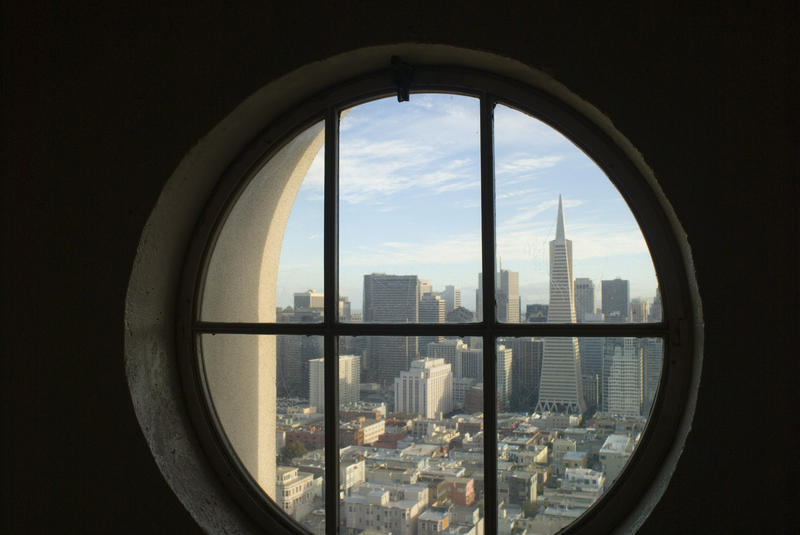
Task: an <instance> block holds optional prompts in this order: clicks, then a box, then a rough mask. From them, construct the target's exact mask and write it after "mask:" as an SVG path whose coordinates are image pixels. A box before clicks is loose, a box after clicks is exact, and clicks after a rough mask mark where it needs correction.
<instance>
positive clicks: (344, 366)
mask: <svg viewBox="0 0 800 535" xmlns="http://www.w3.org/2000/svg"><path fill="white" fill-rule="evenodd" d="M308 384H309V398H308V401H309V405H311V406H312V407H317V411H318V412H323V411H324V410H325V360H324V359H321V358H319V359H312V360H310V361H309V375H308ZM360 384H361V357H359V356H357V355H339V403H340V404H342V405H348V404H353V403H358V401H359V399H360V397H359V396H360V389H359V385H360Z"/></svg>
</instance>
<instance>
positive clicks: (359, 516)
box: [342, 483, 428, 535]
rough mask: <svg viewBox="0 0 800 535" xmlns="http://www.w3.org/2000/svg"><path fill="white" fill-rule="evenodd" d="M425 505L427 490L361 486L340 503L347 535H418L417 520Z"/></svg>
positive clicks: (418, 487) (409, 486) (422, 487)
mask: <svg viewBox="0 0 800 535" xmlns="http://www.w3.org/2000/svg"><path fill="white" fill-rule="evenodd" d="M427 504H428V487H427V486H424V485H393V484H373V483H362V484H361V485H358V486H357V487H355V488H353V490H352V492H351V493H350V495H349V496H346V497H345V498H344V499H343V500H342V522H343V523H344V527H345V533H346V534H347V535H356V534H358V533H361V532H362V531H363V530H366V529H374V530H378V531H381V532H383V533H392V534H393V535H417V520H418V517H419V515H420V513H422V511H423V510H424V509H425V507H426V506H427Z"/></svg>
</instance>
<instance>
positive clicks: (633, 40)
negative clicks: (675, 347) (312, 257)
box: [0, 1, 800, 533]
mask: <svg viewBox="0 0 800 535" xmlns="http://www.w3.org/2000/svg"><path fill="white" fill-rule="evenodd" d="M160 4H161V5H160V6H159V7H157V8H144V7H139V6H134V7H121V6H107V5H102V4H99V5H90V4H88V3H80V2H79V3H72V4H64V5H60V6H55V5H53V6H45V5H41V4H39V5H16V6H5V7H4V14H3V36H2V39H3V116H2V121H3V128H2V132H3V174H4V178H3V195H2V203H3V204H2V218H3V225H2V232H3V234H2V235H3V245H2V246H3V254H2V269H3V277H2V279H3V287H2V302H3V318H4V320H3V331H2V332H3V334H2V339H3V347H4V349H3V384H2V394H1V395H2V407H3V429H2V431H3V438H2V448H3V468H2V477H3V481H2V503H3V509H2V514H1V515H0V518H1V519H2V520H0V523H1V525H2V529H1V530H0V531H3V532H6V533H9V532H11V533H22V532H31V533H40V532H51V531H54V530H57V531H68V532H69V531H74V532H118V533H122V532H131V533H134V532H136V533H148V532H192V531H197V530H198V528H197V527H196V526H194V524H193V522H192V519H191V518H190V517H189V515H188V513H186V512H185V511H184V509H183V508H182V506H181V504H180V503H179V502H178V500H177V498H175V497H174V495H173V494H172V492H171V490H170V489H169V487H168V486H167V484H166V483H165V481H164V480H163V478H162V477H161V474H160V473H159V471H158V469H157V468H156V465H155V463H154V462H153V459H152V457H151V456H150V453H149V450H148V448H147V445H146V443H145V440H144V438H143V435H142V433H141V431H140V429H139V426H138V423H137V420H136V418H135V416H134V413H133V408H132V404H131V400H130V396H129V393H128V389H127V383H126V380H125V370H124V366H123V314H124V300H125V292H126V288H127V283H128V278H129V276H130V272H131V265H132V262H133V259H134V256H135V254H136V247H137V241H138V238H139V235H140V233H141V231H142V228H143V226H144V224H145V221H146V219H147V217H148V214H149V213H150V210H151V209H152V208H153V205H154V203H155V200H156V198H157V196H158V194H159V192H160V190H161V188H162V187H163V185H164V183H165V181H166V179H167V178H168V177H169V176H170V175H171V173H172V172H173V170H174V169H175V167H176V166H177V164H178V162H179V161H180V159H181V158H182V156H183V155H184V154H185V153H186V152H187V151H188V150H189V149H190V148H191V147H192V146H193V145H194V144H195V143H196V142H197V140H198V139H199V138H200V137H202V136H203V135H204V134H205V133H207V132H208V131H209V130H210V129H211V128H212V127H213V126H214V125H215V124H216V123H217V122H219V121H220V120H221V119H222V118H223V117H225V116H226V115H227V114H228V113H230V111H231V110H232V109H233V108H234V107H235V106H236V105H237V104H238V103H239V102H241V101H242V100H243V99H244V98H245V97H247V96H248V95H249V94H251V93H252V92H253V91H255V90H256V89H258V88H259V87H261V86H263V85H264V84H266V83H268V82H270V81H271V80H274V79H275V78H277V77H279V76H281V75H284V74H286V73H288V72H290V71H291V70H293V69H295V68H297V67H299V66H302V65H304V64H307V63H309V62H312V61H315V60H319V59H323V58H326V57H329V56H331V55H333V54H337V53H341V52H345V51H348V50H351V49H355V48H360V47H364V46H370V45H378V44H391V43H397V42H422V43H444V44H452V45H457V46H462V47H467V48H474V49H479V50H485V51H489V52H493V53H496V54H499V55H502V56H507V57H511V58H514V59H517V60H519V61H521V62H523V63H526V64H528V65H530V66H532V67H535V68H538V69H541V70H543V71H545V72H546V73H548V74H550V75H551V76H553V77H554V78H555V79H556V80H558V81H560V82H562V83H563V84H565V85H566V86H567V87H568V88H570V89H571V90H572V91H574V92H575V93H576V94H578V95H579V96H581V97H582V98H584V99H586V100H587V101H589V102H590V103H592V104H593V105H594V106H596V107H597V108H598V109H600V110H601V111H602V112H603V113H605V114H606V115H607V116H608V117H609V118H610V119H611V120H612V121H613V122H614V124H615V126H616V127H617V128H618V129H619V130H620V131H621V132H622V133H623V134H624V135H625V136H627V137H628V138H629V139H630V140H632V141H633V143H634V144H635V145H636V147H637V148H638V149H639V150H640V151H641V153H642V155H643V157H644V159H645V161H647V162H648V164H649V165H650V166H651V168H652V169H653V170H654V172H655V175H656V177H658V179H659V181H660V183H661V185H662V187H663V189H664V191H665V193H666V194H667V196H668V197H669V198H670V200H671V201H672V204H673V207H674V208H675V211H676V213H677V215H678V218H679V219H680V221H681V222H682V224H683V226H684V229H685V230H686V232H687V235H688V240H689V242H690V244H691V246H692V252H693V255H694V261H695V265H696V268H697V280H698V284H699V288H700V294H701V298H702V300H703V307H704V311H705V318H704V320H705V325H706V332H705V339H706V346H705V360H704V368H703V378H702V383H701V387H700V393H699V399H698V406H697V413H696V418H695V421H694V424H693V429H692V432H691V434H690V436H689V439H688V441H687V444H686V450H685V452H684V454H683V456H682V458H681V460H680V462H679V464H678V467H677V470H676V473H675V476H674V477H673V480H672V482H671V484H670V486H669V488H668V490H667V492H666V495H665V497H664V498H663V500H662V501H661V502H660V504H659V505H658V506H657V508H656V510H655V512H654V513H653V515H652V516H651V518H650V520H649V521H648V522H647V523H646V524H645V526H644V528H643V529H642V532H643V533H741V532H748V531H749V532H755V533H765V532H776V531H777V532H790V531H791V529H792V528H793V527H794V528H796V526H797V514H796V512H795V511H796V501H797V498H798V493H797V485H796V480H797V469H796V466H797V462H796V457H797V452H798V451H800V447H798V446H800V444H798V438H797V434H796V430H797V425H796V421H797V418H796V411H797V401H798V396H797V387H796V383H797V377H798V371H800V370H798V363H797V362H798V360H797V356H798V355H797V344H796V343H794V340H793V337H794V336H796V333H797V328H798V327H800V322H799V321H798V312H797V310H798V302H800V296H798V282H797V281H798V275H799V274H800V273H799V272H798V242H799V241H800V236H798V214H797V212H798V211H797V206H798V180H797V179H798V161H797V157H796V154H795V153H796V151H797V148H798V136H797V127H798V124H797V113H796V111H794V110H793V108H794V106H795V105H796V103H795V102H794V101H795V99H796V98H797V94H798V83H797V82H798V80H797V77H798V74H797V73H798V59H797V52H796V51H797V45H798V42H797V38H796V37H794V36H792V32H793V31H796V26H797V22H798V21H797V8H796V7H794V6H793V5H791V3H789V2H787V3H785V4H782V5H781V4H778V3H775V4H773V5H772V6H771V7H760V8H758V9H744V8H741V7H736V6H724V5H720V6H718V7H714V8H711V7H707V8H702V7H698V6H695V5H694V4H692V3H687V4H686V5H685V6H683V8H682V9H681V8H677V7H672V8H669V9H667V8H658V7H649V8H642V9H641V10H638V11H636V12H632V11H627V10H620V9H611V10H609V9H608V8H607V7H606V6H602V7H597V8H595V10H581V11H577V10H569V9H567V8H564V7H555V6H552V5H550V6H548V5H536V6H528V3H524V4H523V3H520V5H517V6H515V7H513V8H495V9H493V10H485V9H479V7H478V6H481V5H482V4H480V3H478V2H474V3H473V2H466V3H464V2H462V3H458V4H456V3H452V5H451V4H450V3H436V4H434V5H432V4H433V3H431V2H411V3H394V2H393V3H389V2H387V3H385V4H384V5H383V7H376V6H375V5H373V4H374V3H372V2H348V3H346V5H339V6H337V7H331V6H329V5H324V6H322V5H307V6H302V5H298V4H300V3H297V2H287V3H281V4H279V5H278V4H276V5H271V6H265V5H264V4H265V3H264V2H250V3H248V2H235V3H232V5H218V6H202V7H201V6H199V5H197V3H193V4H192V3H188V4H185V3H179V2H172V1H167V2H161V3H160ZM331 4H333V2H332V3H331ZM339 4H344V3H339ZM523 5H524V6H525V7H523Z"/></svg>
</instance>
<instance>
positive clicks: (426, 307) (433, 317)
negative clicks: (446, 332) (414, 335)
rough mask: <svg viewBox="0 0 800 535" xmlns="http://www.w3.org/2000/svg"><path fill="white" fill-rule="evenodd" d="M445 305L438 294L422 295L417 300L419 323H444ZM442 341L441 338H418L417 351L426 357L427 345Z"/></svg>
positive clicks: (428, 293)
mask: <svg viewBox="0 0 800 535" xmlns="http://www.w3.org/2000/svg"><path fill="white" fill-rule="evenodd" d="M444 310H445V303H444V299H442V296H441V295H439V293H438V292H427V293H424V294H422V297H421V298H420V300H419V321H420V323H444V319H445V312H444ZM440 340H443V338H442V337H441V336H421V337H420V338H419V350H420V353H421V354H423V355H424V356H429V355H427V353H426V352H427V351H428V344H430V343H431V342H438V341H440Z"/></svg>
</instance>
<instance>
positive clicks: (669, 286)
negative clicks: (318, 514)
mask: <svg viewBox="0 0 800 535" xmlns="http://www.w3.org/2000/svg"><path fill="white" fill-rule="evenodd" d="M405 67H406V68H404V69H398V68H397V67H395V68H387V69H385V70H381V71H377V72H374V73H371V74H368V75H365V76H360V77H357V78H354V79H352V80H349V81H347V82H344V83H341V84H337V85H335V86H333V87H332V88H330V89H328V90H326V91H323V92H321V93H319V94H317V95H316V96H314V97H312V98H310V99H307V100H306V101H305V102H304V103H302V104H300V105H298V106H296V107H293V108H292V109H291V110H288V111H287V112H286V113H285V114H284V115H282V116H281V117H279V118H278V119H277V120H275V121H273V122H272V123H271V124H269V125H267V126H266V127H265V129H264V130H263V131H262V132H261V133H260V134H259V135H258V136H257V137H256V138H255V139H254V140H253V141H252V142H251V143H250V144H249V145H248V146H246V147H244V149H243V150H242V151H241V153H240V155H239V156H238V157H237V158H236V159H235V160H234V161H233V163H232V164H231V166H230V167H229V168H228V169H227V170H226V171H225V173H224V174H223V175H222V177H221V178H220V181H219V182H218V184H217V186H216V188H215V190H214V192H213V193H212V194H211V196H210V198H209V201H208V203H207V204H206V206H205V208H204V210H203V215H202V216H201V217H200V219H199V220H198V223H197V225H196V227H195V231H194V234H193V236H192V238H191V242H190V246H189V249H188V251H187V254H186V258H185V262H184V269H183V278H182V281H181V286H180V290H179V301H178V303H179V305H178V311H177V333H176V334H177V347H178V364H179V370H180V373H181V379H182V383H183V386H184V397H185V399H186V401H187V407H188V409H189V416H190V418H191V420H192V422H193V424H194V428H195V430H196V431H197V433H198V436H199V438H200V442H201V444H202V445H203V448H204V450H205V452H206V453H207V455H208V457H209V460H210V461H211V464H212V465H213V466H214V468H215V469H216V471H217V473H218V475H219V476H220V477H221V479H222V480H223V483H224V484H225V485H226V486H227V488H228V489H229V490H230V491H231V492H232V493H233V494H234V496H235V498H236V500H237V502H238V503H239V504H240V505H241V506H242V507H243V508H244V509H245V510H246V511H247V512H248V513H249V514H250V516H251V518H252V519H253V520H254V521H255V522H256V523H257V524H258V525H259V526H261V527H262V528H264V529H274V528H275V527H276V523H277V524H279V525H280V526H282V527H283V528H285V529H286V530H288V531H289V532H297V530H298V528H299V527H300V525H299V524H298V523H297V522H296V521H295V520H293V519H291V517H290V516H289V515H288V514H286V513H285V512H284V511H283V510H282V509H280V507H279V506H278V505H277V502H274V501H273V500H272V499H271V498H269V497H267V496H266V494H265V493H264V492H263V491H262V490H261V489H260V487H259V486H258V484H257V483H256V481H255V480H254V478H253V477H252V476H251V475H250V474H249V473H248V471H247V470H246V469H245V467H244V465H243V464H242V462H241V461H240V460H239V459H238V457H237V455H236V453H235V450H234V449H233V447H232V446H231V444H230V442H229V441H228V439H227V438H226V435H225V432H224V430H223V427H222V425H221V423H220V421H219V419H218V417H217V415H216V413H215V411H214V408H213V404H212V402H211V399H210V394H209V386H208V384H207V382H206V378H205V374H204V371H203V362H202V357H201V353H200V351H199V348H198V345H199V344H198V343H197V340H198V338H199V336H200V335H202V334H211V333H213V334H241V335H259V334H261V335H284V334H300V335H319V336H322V337H324V353H323V355H324V359H325V366H324V375H325V382H326V389H325V396H326V399H325V405H326V407H328V409H327V410H326V412H325V427H326V436H325V489H326V493H325V496H326V498H325V499H326V504H325V510H326V533H327V534H328V535H333V534H334V533H337V532H338V526H339V521H340V520H341V519H340V518H339V505H338V496H339V490H338V489H339V469H338V463H339V458H338V457H339V448H338V444H337V442H338V434H337V433H336V432H333V431H332V430H335V429H336V428H337V427H338V381H337V380H335V378H337V377H338V369H337V368H338V358H337V357H338V352H337V348H338V345H337V343H336V338H337V337H338V336H380V335H395V336H425V335H428V336H430V335H439V336H458V337H464V336H479V337H482V338H483V347H484V352H483V369H484V407H485V414H484V427H485V429H484V437H485V438H484V474H485V491H484V504H485V508H484V522H485V529H486V532H487V533H489V534H492V533H496V531H497V458H496V456H494V455H487V452H491V451H496V450H497V418H496V409H494V408H493V407H495V405H494V399H495V397H496V382H495V380H496V377H495V362H496V340H497V339H498V338H502V337H523V336H528V337H531V336H533V337H545V336H567V337H587V336H596V337H614V336H617V337H618V336H630V337H640V338H642V337H644V338H660V339H662V343H663V354H664V358H663V364H662V371H661V377H660V381H659V388H658V392H657V395H656V399H655V401H654V404H653V407H652V410H651V414H650V416H649V418H648V423H647V426H646V428H645V431H644V433H643V435H642V437H641V440H640V442H639V445H638V446H637V447H636V448H635V449H634V451H633V454H632V455H631V458H630V460H629V461H628V463H627V465H626V467H625V469H624V470H623V471H622V472H621V474H620V475H619V477H618V478H617V480H616V482H615V483H614V485H613V486H612V487H611V488H610V489H608V491H606V492H605V493H604V494H603V495H602V496H601V497H600V498H599V499H598V500H597V501H596V502H595V503H594V504H593V505H592V506H591V507H590V508H589V509H588V510H587V511H586V512H585V513H584V514H583V515H581V516H580V517H579V518H577V519H576V520H575V521H573V522H572V523H571V524H569V526H568V527H567V528H565V529H564V530H563V531H562V532H561V533H570V534H571V533H578V532H583V530H584V529H585V530H589V531H591V532H608V531H612V530H613V529H614V528H615V527H616V526H618V525H619V524H620V523H621V522H622V521H623V520H624V519H625V517H626V516H627V515H628V514H629V513H630V512H631V510H632V509H633V508H634V506H635V504H636V503H638V501H639V500H640V499H641V498H642V496H643V495H644V493H645V491H646V490H647V489H648V488H649V487H650V485H651V484H652V481H653V479H654V476H655V475H656V474H657V473H658V471H659V470H660V468H661V466H662V463H663V462H664V461H665V460H666V459H667V456H668V454H669V452H670V450H671V448H672V446H673V443H674V442H675V440H676V439H677V435H678V430H679V425H680V421H681V418H682V415H683V413H684V410H685V407H686V404H687V402H688V392H689V384H690V378H691V370H692V364H693V357H694V355H693V345H694V344H693V332H692V329H691V328H690V326H691V325H693V324H694V323H693V315H692V307H691V305H690V302H691V300H690V292H689V283H688V276H687V273H686V269H685V267H684V265H683V263H682V260H681V259H682V254H681V247H680V245H679V243H678V240H677V238H676V236H675V235H674V231H673V229H672V227H671V225H670V223H669V219H668V217H667V214H666V213H665V209H664V207H663V206H662V203H661V202H660V201H659V199H658V198H657V196H656V195H655V193H654V191H653V188H652V187H651V185H650V184H648V182H647V180H646V178H645V177H644V175H643V173H641V172H640V171H639V169H638V168H637V166H636V164H635V163H634V162H633V161H631V159H630V158H628V156H627V155H626V154H625V152H624V151H623V150H622V149H621V148H620V147H619V146H618V145H617V144H616V143H615V141H614V140H613V139H611V137H610V136H608V135H607V134H606V133H605V132H604V131H603V130H602V129H601V128H600V127H599V126H598V125H596V124H595V123H593V122H592V121H591V120H589V119H588V118H587V117H585V116H584V115H583V114H581V113H580V112H578V111H577V110H575V109H573V108H571V107H570V106H568V105H567V104H566V103H564V102H562V101H561V100H559V99H557V98H556V97H554V96H553V95H551V94H549V93H547V92H545V91H543V90H541V89H539V88H536V87H531V86H529V85H526V84H523V83H521V82H518V81H515V80H510V79H506V78H503V77H500V76H497V75H494V74H489V73H485V72H482V71H476V70H470V69H465V68H460V67H447V66H424V65H420V66H414V67H413V68H410V67H409V66H405ZM405 92H410V93H411V94H412V95H413V94H414V93H450V94H459V95H466V96H472V97H477V98H479V99H480V153H481V165H480V169H481V205H482V206H481V218H482V250H483V254H482V283H483V287H484V288H494V287H495V265H496V264H495V262H494V260H495V255H496V250H495V219H494V218H495V197H494V151H493V145H494V144H493V129H494V127H493V120H492V119H493V111H494V106H495V105H496V104H503V105H505V106H508V107H511V108H514V109H516V110H519V111H521V112H522V113H526V114H528V115H530V116H532V117H534V118H536V119H538V120H540V121H542V122H544V123H546V124H548V125H549V126H551V127H552V128H554V129H556V130H557V131H559V132H560V133H561V134H563V135H564V136H565V137H567V138H568V139H569V140H570V141H572V142H573V143H574V144H575V145H576V146H577V147H579V148H580V149H581V150H583V151H584V152H585V153H586V154H587V155H588V156H589V157H590V158H591V159H592V160H593V161H594V162H595V163H596V164H597V165H598V166H599V167H600V168H601V169H602V170H603V172H604V173H605V174H606V176H607V177H608V179H609V180H610V181H611V182H612V183H613V184H614V185H615V187H616V188H617V190H618V191H619V193H620V194H621V195H622V197H623V198H624V199H625V201H626V203H627V204H628V207H629V208H630V210H631V212H632V213H633V215H634V217H635V219H636V221H637V223H638V224H639V227H640V229H641V231H642V234H643V236H644V238H645V241H646V242H647V245H648V247H649V249H650V255H651V258H652V261H653V265H654V268H655V271H656V274H657V278H658V281H659V289H660V294H661V303H662V321H661V322H659V323H643V324H632V323H631V324H624V323H609V324H602V323H601V324H579V323H574V324H556V323H519V324H503V323H499V322H498V321H497V320H496V315H495V308H494V305H495V303H494V299H484V300H483V316H482V317H483V320H482V321H480V322H473V323H460V324H376V323H361V324H358V323H339V322H338V318H337V310H338V309H337V296H338V293H339V292H338V216H337V214H338V141H339V140H338V133H339V130H338V127H339V120H340V117H341V112H342V111H344V110H345V109H347V108H351V107H354V106H357V105H359V104H362V103H365V102H369V101H372V100H375V99H378V98H383V97H387V96H393V95H398V98H400V97H401V96H402V95H403V94H404V93H405ZM412 98H413V96H412ZM320 120H324V122H325V128H324V136H325V138H324V139H325V145H324V150H325V154H324V168H325V200H324V205H325V214H324V224H325V229H324V236H325V238H324V241H325V245H324V264H325V265H324V268H325V269H324V290H323V291H324V295H325V297H324V311H325V313H324V320H323V322H322V323H310V324H292V323H254V322H209V321H201V319H200V317H199V310H200V303H201V301H202V288H203V282H204V276H205V270H206V268H207V263H208V261H209V259H210V256H211V251H213V249H214V245H215V242H216V240H217V238H218V235H219V232H220V230H221V228H222V226H223V225H224V224H225V221H226V219H227V215H228V214H229V213H230V211H231V209H232V207H233V206H234V205H235V204H236V201H237V199H238V198H239V196H240V195H241V193H242V192H243V190H244V189H245V187H246V185H247V184H248V182H249V180H250V179H251V178H252V177H253V176H254V175H255V173H256V172H257V171H258V169H260V168H261V166H262V165H263V164H265V163H266V162H267V161H268V160H269V159H270V158H271V157H272V156H274V155H275V154H276V153H277V152H278V151H279V150H280V149H281V148H282V147H283V146H284V145H285V144H286V143H288V142H289V141H291V140H292V139H293V138H294V137H295V136H296V135H297V134H298V133H300V132H301V131H303V130H304V129H306V128H308V127H309V126H311V125H312V124H314V123H317V122H319V121H320ZM487 409H488V410H487ZM492 414H494V415H495V416H494V417H492ZM587 532H588V531H587Z"/></svg>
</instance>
